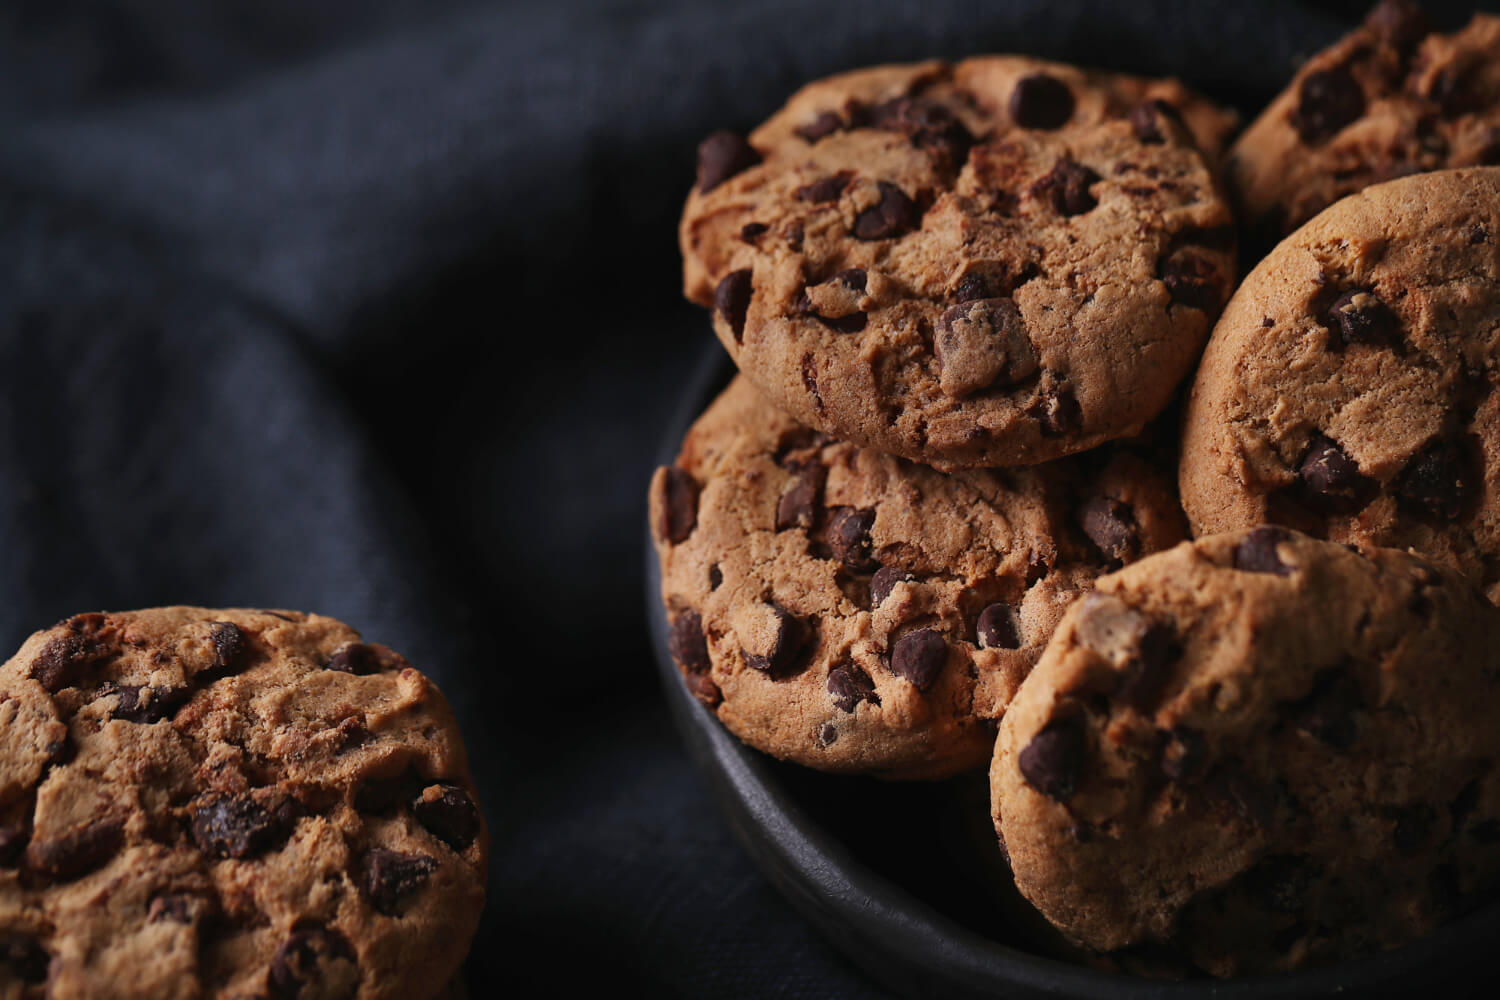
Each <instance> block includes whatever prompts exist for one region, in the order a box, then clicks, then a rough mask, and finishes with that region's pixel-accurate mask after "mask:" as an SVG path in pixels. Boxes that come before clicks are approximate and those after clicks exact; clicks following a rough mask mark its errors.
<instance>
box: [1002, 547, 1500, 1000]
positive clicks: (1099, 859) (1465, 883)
mask: <svg viewBox="0 0 1500 1000" xmlns="http://www.w3.org/2000/svg"><path fill="white" fill-rule="evenodd" d="M1497 643H1500V613H1497V612H1496V610H1495V609H1494V608H1493V607H1492V606H1491V605H1489V604H1488V603H1487V602H1486V601H1485V600H1484V599H1483V597H1482V596H1481V595H1480V594H1479V593H1478V592H1477V591H1475V590H1474V589H1473V588H1472V587H1470V586H1468V585H1467V584H1466V583H1465V582H1464V581H1463V580H1462V579H1461V578H1460V577H1458V576H1457V575H1456V574H1453V573H1451V571H1446V570H1439V569H1437V568H1435V567H1434V566H1433V565H1432V564H1430V563H1427V562H1426V561H1424V560H1422V559H1421V558H1419V557H1417V556H1413V555H1410V554H1408V553H1404V552H1397V551H1394V550H1391V549H1374V548H1371V549H1366V550H1364V552H1363V553H1362V554H1361V553H1356V552H1351V551H1349V550H1348V549H1346V548H1344V547H1343V546H1340V545H1335V544H1333V543H1330V542H1322V541H1317V540H1315V539H1312V538H1308V537H1307V536H1305V535H1298V534H1296V533H1294V532H1292V531H1290V530H1288V529H1285V528H1280V527H1274V526H1263V527H1260V528H1256V529H1253V530H1251V531H1249V532H1236V533H1229V534H1224V535H1216V536H1213V537H1210V538H1204V539H1200V540H1198V541H1197V542H1191V543H1184V544H1182V545H1179V546H1178V547H1176V548H1174V549H1172V550H1171V551H1169V552H1165V553H1161V554H1159V555H1156V556H1152V557H1150V558H1147V559H1143V560H1141V561H1140V562H1137V563H1135V564H1134V565H1131V566H1128V567H1126V568H1125V569H1123V570H1122V571H1120V572H1118V573H1114V574H1111V575H1109V576H1106V577H1103V578H1102V579H1100V580H1099V582H1098V584H1097V586H1096V589H1095V590H1094V591H1093V592H1091V593H1090V594H1088V595H1087V596H1085V597H1084V598H1082V599H1081V600H1080V601H1079V602H1078V603H1077V604H1075V605H1074V606H1073V607H1072V608H1071V609H1070V610H1069V612H1068V614H1067V616H1066V617H1065V618H1064V619H1063V621H1062V623H1061V624H1060V625H1059V626H1058V628H1057V631H1056V633H1055V634H1054V636H1053V639H1052V642H1051V644H1050V645H1049V646H1048V647H1047V651H1046V653H1045V654H1044V655H1043V656H1042V658H1041V660H1040V662H1039V663H1038V664H1037V666H1036V669H1035V670H1034V671H1033V672H1032V673H1031V675H1030V677H1029V678H1028V679H1027V681H1026V682H1025V683H1024V684H1023V685H1022V687H1021V690H1020V692H1019V693H1018V694H1017V696H1016V699H1015V701H1014V702H1013V703H1012V704H1011V707H1010V710H1009V711H1008V712H1007V714H1006V716H1005V719H1004V721H1003V722H1002V723H1001V727H1000V737H999V740H998V741H997V743H996V750H995V759H994V762H993V766H992V769H991V775H990V778H991V790H992V804H993V807H994V818H995V822H996V828H997V830H998V832H999V833H1000V835H1001V838H1002V841H1003V844H1004V846H1005V847H1006V849H1007V851H1008V854H1009V856H1010V861H1011V867H1012V870H1013V871H1014V873H1015V878H1016V884H1017V886H1018V887H1019V888H1020V889H1021V891H1022V893H1023V894H1024V895H1026V896H1027V898H1029V899H1030V900H1031V901H1032V903H1033V904H1035V905H1036V906H1037V908H1038V909H1040V910H1041V911H1042V913H1043V914H1044V915H1045V916H1046V917H1047V918H1048V919H1049V920H1051V921H1052V922H1053V923H1054V924H1056V925H1057V926H1058V927H1059V928H1060V929H1062V930H1063V931H1064V932H1065V933H1066V934H1067V935H1068V936H1069V937H1071V938H1072V939H1073V940H1074V941H1076V942H1077V943H1080V944H1082V945H1083V946H1085V947H1087V948H1090V949H1095V950H1097V951H1100V952H1114V953H1115V957H1116V958H1118V959H1119V961H1120V963H1121V964H1123V965H1125V966H1126V967H1131V966H1132V965H1133V964H1134V963H1151V964H1154V965H1155V966H1156V967H1157V968H1161V967H1163V966H1168V967H1169V963H1171V962H1176V963H1178V964H1179V967H1181V964H1182V963H1186V965H1187V966H1188V967H1191V966H1197V967H1198V968H1200V969H1202V970H1205V971H1208V972H1210V973H1212V974H1215V975H1221V976H1228V975H1245V974H1251V973H1257V972H1267V971H1272V970H1280V969H1290V968H1296V967H1299V966H1304V965H1311V964H1318V963H1323V962H1328V961H1332V960H1335V959H1338V958H1343V957H1349V956H1352V955H1356V954H1360V953H1364V952H1368V951H1373V950H1378V949H1382V948H1389V947H1394V946H1397V945H1399V944H1402V943H1404V942H1406V941H1408V940H1411V939H1413V938H1415V937H1418V936H1420V935H1422V934H1424V933H1426V932H1428V931H1430V930H1431V929H1432V928H1433V927H1435V926H1437V925H1438V924H1440V923H1442V922H1443V921H1445V920H1448V919H1450V918H1452V917H1454V916H1456V915H1458V914H1460V913H1462V912H1464V911H1465V910H1466V909H1468V908H1469V907H1470V906H1472V905H1475V904H1476V903H1478V902H1480V901H1482V900H1483V899H1485V898H1486V897H1488V896H1490V895H1492V894H1493V892H1494V891H1495V889H1496V888H1497V884H1500V883H1497V875H1500V769H1497V765H1500V730H1497V728H1496V727H1495V725H1494V719H1495V715H1496V712H1497V711H1500V654H1497V652H1496V651H1497V649H1500V645H1497ZM1117 949H1123V951H1116V950H1117Z"/></svg>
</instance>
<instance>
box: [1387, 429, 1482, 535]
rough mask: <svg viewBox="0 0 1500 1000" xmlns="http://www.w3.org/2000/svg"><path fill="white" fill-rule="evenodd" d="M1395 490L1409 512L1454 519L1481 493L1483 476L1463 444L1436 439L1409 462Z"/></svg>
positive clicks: (1402, 504)
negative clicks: (1478, 471) (1478, 472)
mask: <svg viewBox="0 0 1500 1000" xmlns="http://www.w3.org/2000/svg"><path fill="white" fill-rule="evenodd" d="M1395 489H1396V498H1397V501H1398V502H1399V503H1400V505H1401V506H1403V507H1405V508H1407V509H1408V511H1410V512H1413V513H1417V514H1425V515H1427V516H1428V517H1433V518H1437V519H1438V520H1441V521H1452V520H1455V519H1457V518H1458V517H1459V515H1461V514H1462V513H1463V512H1464V511H1465V510H1466V509H1467V508H1468V506H1469V502H1470V500H1471V499H1472V498H1473V497H1474V496H1475V495H1476V494H1477V493H1478V490H1479V477H1478V475H1476V474H1475V472H1474V469H1473V463H1472V462H1471V460H1470V457H1469V456H1468V455H1467V454H1466V453H1465V449H1464V447H1463V445H1462V444H1460V443H1459V442H1456V441H1435V442H1433V443H1432V444H1430V445H1428V446H1427V447H1426V448H1424V449H1422V451H1420V452H1418V453H1417V456H1416V457H1415V458H1413V459H1412V460H1411V461H1410V462H1409V463H1407V466H1406V468H1405V469H1404V470H1402V472H1401V474H1400V476H1398V477H1397V479H1396V482H1395Z"/></svg>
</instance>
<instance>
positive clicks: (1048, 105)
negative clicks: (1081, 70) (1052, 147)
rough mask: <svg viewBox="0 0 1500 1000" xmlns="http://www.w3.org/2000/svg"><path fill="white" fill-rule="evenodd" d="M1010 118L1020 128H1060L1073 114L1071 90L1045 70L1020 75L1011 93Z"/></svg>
mask: <svg viewBox="0 0 1500 1000" xmlns="http://www.w3.org/2000/svg"><path fill="white" fill-rule="evenodd" d="M1010 117H1011V120H1012V121H1014V122H1015V123H1016V124H1017V125H1019V126H1021V127H1022V128H1041V129H1055V128H1060V127H1062V126H1063V125H1064V124H1066V123H1067V121H1068V119H1069V118H1071V117H1073V91H1071V90H1069V89H1068V85H1067V84H1065V83H1063V82H1062V81H1061V80H1059V79H1057V77H1055V76H1049V75H1047V74H1046V73H1032V74H1031V75H1030V76H1023V77H1021V79H1020V80H1018V81H1016V87H1015V89H1014V90H1012V91H1011V92H1010Z"/></svg>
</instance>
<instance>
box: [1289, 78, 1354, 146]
mask: <svg viewBox="0 0 1500 1000" xmlns="http://www.w3.org/2000/svg"><path fill="white" fill-rule="evenodd" d="M1297 102H1298V103H1297V109H1296V110H1295V111H1293V112H1292V127H1293V128H1295V129H1296V130H1297V134H1298V135H1299V136H1301V137H1302V142H1303V143H1304V144H1306V145H1308V146H1317V145H1321V144H1322V143H1324V142H1326V141H1328V140H1329V139H1331V138H1333V136H1335V135H1337V134H1338V133H1339V132H1341V131H1343V129H1344V127H1345V126H1347V125H1349V124H1350V123H1352V122H1353V121H1354V120H1355V119H1356V118H1358V117H1359V116H1360V115H1362V114H1364V113H1365V92H1364V91H1363V90H1362V89H1360V86H1359V81H1358V80H1356V79H1354V75H1353V74H1352V73H1350V72H1349V68H1348V67H1347V66H1335V67H1334V68H1332V69H1325V70H1319V71H1318V72H1316V73H1311V74H1309V75H1308V76H1307V78H1306V79H1304V80H1303V81H1302V86H1301V87H1300V88H1299V89H1298V96H1297Z"/></svg>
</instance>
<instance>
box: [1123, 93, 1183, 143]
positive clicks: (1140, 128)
mask: <svg viewBox="0 0 1500 1000" xmlns="http://www.w3.org/2000/svg"><path fill="white" fill-rule="evenodd" d="M1164 118H1171V119H1173V120H1175V121H1179V122H1180V121H1181V120H1182V116H1181V115H1180V114H1179V113H1178V111H1177V109H1176V108H1175V107H1173V106H1172V105H1170V104H1168V103H1167V102H1166V101H1163V100H1161V99H1160V98H1157V99H1154V100H1148V101H1142V102H1141V103H1139V104H1137V105H1136V106H1135V107H1134V108H1132V109H1131V110H1130V128H1131V130H1132V131H1134V132H1135V137H1136V138H1137V139H1139V140H1140V141H1141V142H1144V143H1146V144H1148V145H1153V146H1155V145H1160V144H1162V143H1164V142H1166V141H1167V135H1168V134H1169V131H1168V129H1167V128H1166V127H1164V125H1163V121H1162V119H1164Z"/></svg>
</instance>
